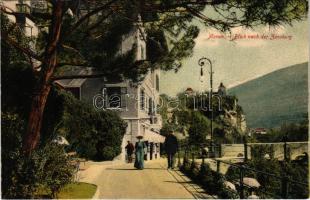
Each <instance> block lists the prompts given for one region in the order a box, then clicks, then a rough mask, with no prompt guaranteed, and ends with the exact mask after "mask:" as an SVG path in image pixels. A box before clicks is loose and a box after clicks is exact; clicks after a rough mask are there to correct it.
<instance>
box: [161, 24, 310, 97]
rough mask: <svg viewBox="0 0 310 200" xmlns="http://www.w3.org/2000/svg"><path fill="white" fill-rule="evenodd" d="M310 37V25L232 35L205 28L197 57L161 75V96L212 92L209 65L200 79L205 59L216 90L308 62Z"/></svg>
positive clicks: (197, 44) (244, 30)
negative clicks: (205, 58) (191, 92)
mask: <svg viewBox="0 0 310 200" xmlns="http://www.w3.org/2000/svg"><path fill="white" fill-rule="evenodd" d="M201 27H202V26H201ZM238 34H239V35H238ZM212 36H213V37H212ZM235 36H237V37H235ZM273 36H275V37H273ZM308 36H309V34H308V22H307V21H302V22H296V23H293V26H279V27H276V28H274V27H273V28H270V27H257V28H256V29H251V30H250V29H243V28H241V27H238V28H235V29H233V30H232V34H231V35H229V34H228V33H221V32H219V31H217V30H214V29H210V28H209V29H206V28H205V27H202V28H201V29H200V33H199V35H198V37H197V38H196V40H195V42H196V45H195V48H194V52H193V55H192V57H190V58H187V59H184V60H183V62H182V68H181V69H180V70H179V71H178V72H177V73H175V72H174V71H169V72H164V71H162V72H161V78H160V79H161V81H160V82H161V85H160V93H165V94H168V95H169V96H175V95H176V94H177V93H179V92H182V91H185V90H186V88H188V87H190V88H192V89H194V90H197V91H201V90H207V89H209V88H210V79H209V74H208V71H206V70H209V65H206V66H205V67H204V71H205V72H204V73H205V75H206V77H204V78H202V79H201V78H200V66H199V65H198V60H199V59H200V58H201V57H207V58H209V59H210V60H211V61H212V64H213V70H214V76H213V79H214V80H213V88H215V90H216V89H217V87H218V85H219V84H220V82H223V84H224V85H225V86H226V87H228V88H230V87H233V86H236V85H239V84H241V83H244V82H246V81H249V80H251V79H255V78H257V77H260V76H262V75H265V74H268V73H270V72H272V71H275V70H278V69H281V68H285V67H288V66H291V65H294V64H299V63H303V62H308V60H309V51H308V50H309V46H308V45H309V43H308ZM223 37H224V38H223ZM244 37H245V38H244ZM233 38H236V39H235V40H232V39H233Z"/></svg>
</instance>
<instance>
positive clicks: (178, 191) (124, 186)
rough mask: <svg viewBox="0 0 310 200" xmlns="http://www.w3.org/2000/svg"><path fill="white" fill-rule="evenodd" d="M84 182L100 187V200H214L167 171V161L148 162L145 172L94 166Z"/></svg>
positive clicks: (84, 175) (120, 166)
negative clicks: (157, 199)
mask: <svg viewBox="0 0 310 200" xmlns="http://www.w3.org/2000/svg"><path fill="white" fill-rule="evenodd" d="M80 181H85V182H90V183H94V184H96V185H97V186H98V187H99V190H100V194H99V198H105V199H119V198H134V199H141V198H143V199H145V198H148V199H156V198H160V199H164V198H165V199H166V198H168V199H195V198H199V199H202V198H213V197H212V196H210V195H207V194H206V193H205V192H204V190H203V189H202V188H201V187H199V186H198V185H196V184H194V183H192V181H191V180H190V179H188V178H187V177H186V176H185V175H183V174H182V173H181V172H180V171H178V170H167V169H166V160H164V159H159V160H156V161H147V162H145V169H144V170H136V169H135V168H134V167H133V164H119V163H118V164H109V165H99V164H93V165H91V166H90V167H89V168H88V169H87V170H85V171H84V172H82V173H81V179H80Z"/></svg>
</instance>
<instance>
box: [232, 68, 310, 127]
mask: <svg viewBox="0 0 310 200" xmlns="http://www.w3.org/2000/svg"><path fill="white" fill-rule="evenodd" d="M228 93H229V94H232V95H236V96H237V97H238V99H239V104H240V105H241V106H242V108H243V110H244V113H245V115H246V120H247V125H248V127H250V128H254V127H266V128H271V127H277V126H280V125H281V124H282V123H287V122H299V121H301V120H302V119H303V116H305V114H307V111H308V63H302V64H298V65H293V66H290V67H287V68H284V69H280V70H277V71H274V72H271V73H269V74H267V75H264V76H262V77H259V78H257V79H254V80H251V81H248V82H246V83H243V84H241V85H238V86H236V87H233V88H230V89H229V90H228Z"/></svg>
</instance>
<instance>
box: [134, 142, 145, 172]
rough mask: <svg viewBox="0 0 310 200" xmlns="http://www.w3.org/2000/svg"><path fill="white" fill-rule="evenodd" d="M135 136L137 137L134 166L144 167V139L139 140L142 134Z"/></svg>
mask: <svg viewBox="0 0 310 200" xmlns="http://www.w3.org/2000/svg"><path fill="white" fill-rule="evenodd" d="M137 138H138V142H136V145H135V150H136V152H135V155H136V159H135V164H134V167H135V168H137V169H143V168H144V148H145V144H144V141H141V139H142V138H143V136H137Z"/></svg>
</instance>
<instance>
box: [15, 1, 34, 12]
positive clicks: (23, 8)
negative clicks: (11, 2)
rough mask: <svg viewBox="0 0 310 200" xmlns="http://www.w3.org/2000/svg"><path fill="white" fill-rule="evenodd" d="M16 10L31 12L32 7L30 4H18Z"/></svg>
mask: <svg viewBox="0 0 310 200" xmlns="http://www.w3.org/2000/svg"><path fill="white" fill-rule="evenodd" d="M16 10H17V12H18V13H23V14H30V12H31V7H30V6H29V5H28V4H20V3H18V4H16Z"/></svg>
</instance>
